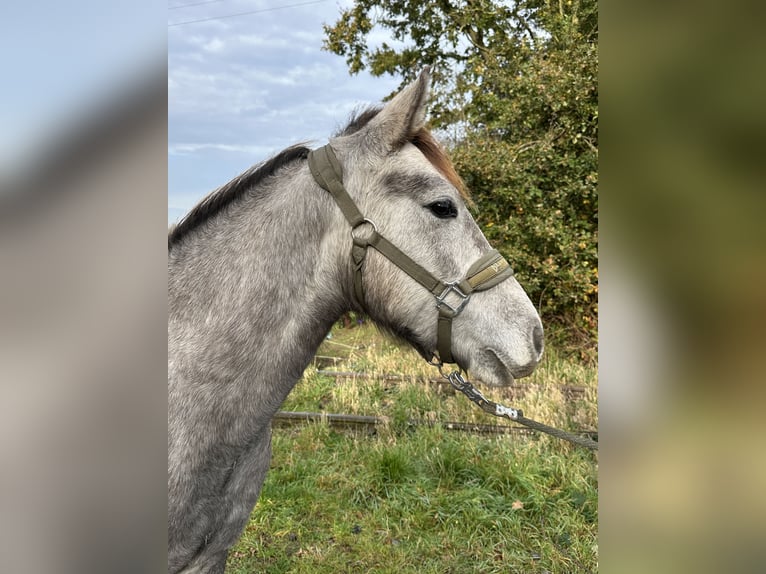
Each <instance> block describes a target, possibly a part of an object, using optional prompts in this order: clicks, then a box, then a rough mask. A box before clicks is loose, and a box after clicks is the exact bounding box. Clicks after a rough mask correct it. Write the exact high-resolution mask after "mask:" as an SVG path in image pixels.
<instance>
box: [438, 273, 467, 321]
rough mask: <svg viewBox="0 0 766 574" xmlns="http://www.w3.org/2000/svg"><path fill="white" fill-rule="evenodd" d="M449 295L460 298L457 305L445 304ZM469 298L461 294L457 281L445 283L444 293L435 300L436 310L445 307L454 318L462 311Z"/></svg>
mask: <svg viewBox="0 0 766 574" xmlns="http://www.w3.org/2000/svg"><path fill="white" fill-rule="evenodd" d="M450 293H454V294H455V295H457V296H458V297H459V298H460V301H459V302H458V303H457V304H452V303H448V302H447V297H448V296H449V294H450ZM469 298H470V295H466V294H465V293H463V291H462V290H461V289H460V287H458V283H457V281H454V282H452V283H447V286H446V287H445V289H444V291H442V294H441V295H439V296H438V297H437V298H436V308H437V309H438V308H440V307H442V306H443V307H446V308H447V309H449V310H450V311H451V312H452V316H453V317H454V316H455V315H457V314H458V313H460V311H462V310H463V307H465V304H466V303H468V299H469Z"/></svg>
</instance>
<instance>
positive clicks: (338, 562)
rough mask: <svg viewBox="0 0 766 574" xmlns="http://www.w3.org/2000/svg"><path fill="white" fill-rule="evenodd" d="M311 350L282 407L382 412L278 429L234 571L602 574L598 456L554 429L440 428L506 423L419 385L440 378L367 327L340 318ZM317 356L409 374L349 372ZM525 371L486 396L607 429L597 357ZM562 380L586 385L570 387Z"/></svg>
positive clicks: (552, 361)
mask: <svg viewBox="0 0 766 574" xmlns="http://www.w3.org/2000/svg"><path fill="white" fill-rule="evenodd" d="M317 355H318V359H317V365H315V366H314V367H312V368H309V369H308V370H307V371H306V373H305V374H304V378H303V380H301V381H300V382H299V383H298V385H297V386H296V388H295V390H294V391H293V393H292V394H291V395H290V397H289V398H288V400H287V402H286V403H285V405H284V406H283V409H284V410H296V411H325V412H331V413H346V414H363V415H375V416H385V417H387V420H388V423H387V424H385V425H382V426H378V427H376V429H375V431H374V432H370V431H347V430H335V429H334V428H331V427H330V426H328V425H327V424H326V423H308V424H306V425H303V426H301V427H291V428H276V427H275V429H274V435H273V450H274V454H273V460H272V465H271V470H270V472H269V475H268V477H267V479H266V483H265V484H264V487H263V490H262V492H261V498H260V500H259V502H258V505H257V506H256V508H255V511H254V512H253V515H252V517H251V520H250V523H249V524H248V526H247V528H246V530H245V533H244V534H243V536H242V538H241V540H240V542H239V543H238V544H237V546H235V547H234V549H233V550H232V552H231V553H230V556H229V564H228V569H227V572H233V573H245V572H248V573H250V572H266V573H281V572H290V573H328V574H330V573H357V572H362V573H366V572H375V573H378V572H379V573H396V574H403V573H410V572H412V573H418V574H429V573H433V574H436V573H439V574H444V573H462V572H488V573H495V572H497V573H500V572H503V573H517V572H518V573H525V574H526V573H540V574H542V573H545V572H548V573H552V574H553V573H575V572H577V573H579V572H596V571H597V570H598V546H597V527H598V516H597V506H598V492H597V488H598V481H597V468H598V459H597V455H596V454H594V453H591V452H590V451H587V450H586V449H583V448H580V447H575V446H572V445H570V444H569V443H564V442H562V441H559V440H557V439H554V438H550V437H547V436H542V437H540V436H536V435H526V434H525V435H519V434H514V435H509V436H491V437H490V436H483V435H472V434H467V433H460V432H452V431H447V430H445V428H444V427H443V426H442V425H441V424H440V423H443V422H446V421H468V422H476V423H483V424H498V423H503V422H510V421H507V420H504V419H502V420H501V419H497V418H495V417H492V416H490V415H487V414H485V413H483V412H482V411H481V410H480V409H479V408H478V407H476V406H475V405H473V404H472V403H470V402H469V401H468V400H467V399H466V398H465V397H463V396H462V395H455V394H454V393H451V392H449V389H445V387H442V386H437V385H433V384H428V383H427V382H425V381H424V380H421V379H428V378H435V377H437V376H438V373H437V372H436V370H435V369H434V368H433V367H430V366H428V365H427V364H426V363H425V362H424V361H423V360H422V358H420V356H418V355H417V354H416V353H414V352H413V351H411V350H409V349H407V348H406V347H403V346H399V345H397V344H396V343H394V342H393V341H391V340H389V339H387V338H385V337H383V336H382V335H380V334H379V333H378V332H377V331H376V330H375V329H374V328H372V327H370V326H368V325H361V326H355V327H354V328H341V327H336V328H334V329H333V332H332V338H331V339H329V340H327V341H326V342H325V343H324V344H323V345H322V347H321V348H320V351H319V353H318V354H317ZM317 366H320V367H322V368H326V369H330V368H331V369H335V370H342V371H355V372H364V373H368V374H373V375H375V374H378V375H382V374H387V373H398V374H402V375H405V376H406V377H411V380H406V379H405V380H403V381H397V382H391V381H385V380H383V379H382V378H370V379H367V378H365V379H362V378H352V379H345V380H339V379H335V378H332V377H328V376H322V375H320V374H318V372H317V368H316V367H317ZM519 382H520V383H522V384H523V387H524V388H522V389H518V388H517V389H513V390H510V391H509V390H489V389H482V391H483V392H484V394H485V395H486V396H487V397H488V398H491V399H493V400H495V401H498V402H502V403H504V404H507V405H509V406H517V407H520V408H523V409H524V412H525V414H526V415H527V416H529V417H530V418H534V419H536V420H539V421H542V422H545V423H548V424H551V425H554V426H557V427H560V428H565V429H570V430H579V429H589V430H595V429H597V427H598V420H597V407H596V386H597V382H596V369H595V367H593V366H585V365H582V364H580V363H579V362H577V361H575V360H569V359H566V358H564V357H562V356H559V355H557V353H556V351H555V350H553V349H549V350H548V351H546V358H545V359H544V362H543V364H541V365H540V367H538V370H537V371H536V372H535V373H534V374H533V375H532V376H530V377H528V378H526V379H523V380H521V381H519ZM564 384H567V385H576V386H581V387H584V391H582V392H580V393H577V394H576V395H572V394H568V393H565V392H563V390H562V385H564ZM410 420H419V421H429V422H431V423H434V424H432V425H430V426H417V427H413V426H411V425H409V424H408V421H410Z"/></svg>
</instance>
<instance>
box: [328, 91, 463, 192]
mask: <svg viewBox="0 0 766 574" xmlns="http://www.w3.org/2000/svg"><path fill="white" fill-rule="evenodd" d="M382 109H383V108H381V107H375V106H373V107H369V108H366V109H364V110H362V111H360V112H357V113H356V114H355V115H354V116H353V117H352V118H351V120H350V121H349V123H348V124H347V125H346V127H345V128H343V129H342V130H341V131H340V132H339V133H338V135H340V136H348V135H351V134H353V133H356V132H358V131H359V130H361V129H362V128H364V127H365V126H366V125H367V124H368V123H370V121H371V120H372V119H373V118H374V117H375V116H377V115H378V114H379V113H380V110H382ZM408 141H409V142H410V143H411V144H413V145H414V146H415V147H416V148H418V149H419V150H420V152H421V153H422V154H423V155H424V156H425V157H426V159H427V160H428V161H430V162H431V164H432V165H433V166H434V167H435V168H436V169H437V170H439V173H441V174H442V175H443V176H444V177H445V178H446V179H447V181H449V182H450V183H451V184H452V185H454V186H455V188H456V189H457V190H458V192H459V193H460V197H462V198H463V201H465V202H466V203H467V204H469V205H471V204H473V201H472V200H471V195H470V193H469V192H468V189H467V188H466V186H465V183H463V179H462V178H461V177H460V176H459V175H458V173H457V171H455V166H454V165H453V164H452V161H451V160H450V158H449V157H448V156H447V152H446V151H444V148H443V147H442V146H441V144H440V143H439V142H438V141H436V138H435V137H434V136H433V134H432V133H431V132H430V131H429V130H428V129H427V128H425V127H422V128H420V129H419V130H418V131H417V132H415V134H414V135H413V136H411V137H410V139H409V140H408Z"/></svg>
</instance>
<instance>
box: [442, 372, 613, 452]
mask: <svg viewBox="0 0 766 574" xmlns="http://www.w3.org/2000/svg"><path fill="white" fill-rule="evenodd" d="M431 364H433V365H435V366H436V367H438V368H439V372H440V373H441V375H442V377H444V378H445V379H447V380H448V381H449V382H450V384H451V385H452V386H453V387H454V388H455V390H457V391H460V392H461V393H463V394H464V395H465V396H466V397H468V398H469V400H471V401H472V402H474V403H476V404H477V405H479V408H481V410H483V411H484V412H486V413H489V414H491V415H494V416H496V417H505V418H508V419H511V420H512V421H515V422H517V423H519V424H522V425H524V426H527V427H529V428H531V429H534V430H537V431H540V432H544V433H546V434H549V435H551V436H555V437H556V438H560V439H562V440H566V441H569V442H571V443H574V444H576V445H578V446H584V447H585V448H589V449H591V450H598V443H597V442H596V441H594V440H592V439H590V438H587V437H582V436H578V435H576V434H572V433H570V432H567V431H565V430H561V429H557V428H554V427H550V426H548V425H546V424H543V423H539V422H537V421H533V420H532V419H528V418H527V417H525V416H524V413H523V412H522V410H521V409H512V408H509V407H506V406H503V405H501V404H499V403H496V402H494V401H490V400H489V399H487V398H486V397H485V396H484V395H482V394H481V392H479V390H478V389H477V388H476V387H474V386H473V385H472V384H471V383H470V382H469V381H466V380H465V379H464V378H463V375H462V374H461V373H460V371H452V372H451V373H450V374H448V375H447V374H445V373H444V370H443V367H444V364H443V363H442V364H440V363H437V362H434V363H431Z"/></svg>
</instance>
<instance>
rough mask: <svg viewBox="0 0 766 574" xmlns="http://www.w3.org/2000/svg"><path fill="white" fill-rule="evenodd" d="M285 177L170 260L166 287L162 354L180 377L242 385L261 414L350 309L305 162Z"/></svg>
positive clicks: (335, 245) (328, 211) (330, 220)
mask: <svg viewBox="0 0 766 574" xmlns="http://www.w3.org/2000/svg"><path fill="white" fill-rule="evenodd" d="M284 171H286V172H289V173H287V174H285V176H283V177H278V178H272V180H270V181H269V182H268V183H266V184H263V185H262V186H261V187H262V189H258V190H255V191H254V192H253V193H251V194H249V195H248V197H247V198H243V199H241V200H239V201H238V202H237V204H236V205H232V206H230V209H229V210H228V211H227V212H226V213H222V214H220V215H219V216H218V218H217V219H216V220H215V221H212V222H210V223H209V225H208V226H207V228H206V229H205V230H204V232H199V233H196V235H194V236H193V237H190V238H188V241H187V243H186V244H184V245H182V246H181V247H182V250H181V251H180V255H179V257H178V259H176V260H174V258H173V257H172V252H171V263H170V267H169V269H170V272H169V279H168V283H169V287H168V290H169V306H170V308H169V329H170V330H171V337H170V341H171V344H170V345H171V348H169V350H168V351H169V353H173V354H174V355H175V356H174V359H175V360H176V361H177V362H178V365H186V368H185V369H182V370H185V371H189V372H185V373H182V376H183V378H184V379H187V380H192V379H204V381H203V380H198V382H197V384H201V385H203V386H204V384H205V382H212V383H214V385H220V384H228V385H229V387H231V388H236V387H237V385H232V383H242V384H241V385H240V386H241V387H242V389H245V388H246V389H250V391H249V392H252V393H256V394H258V395H260V396H259V397H253V396H252V394H250V395H248V398H249V399H251V400H252V399H254V398H255V399H256V402H258V401H257V399H259V398H260V399H261V402H263V401H266V402H268V403H269V404H270V410H276V409H277V408H278V407H279V404H281V402H282V400H284V398H285V397H286V395H287V393H288V392H289V390H290V389H291V388H292V386H293V385H294V383H295V381H297V379H298V378H299V377H300V375H301V374H302V372H303V370H304V369H305V368H306V366H307V365H308V363H309V362H310V361H311V359H312V357H313V356H314V353H315V352H316V349H317V348H318V347H319V344H320V343H321V342H322V340H323V338H324V335H325V334H326V333H327V331H328V330H329V329H330V327H331V326H332V324H333V323H334V322H335V321H336V320H337V319H338V318H339V317H340V316H341V314H342V313H343V312H344V311H346V310H347V309H348V308H349V305H348V303H347V294H345V293H344V289H343V287H342V286H343V281H344V280H343V278H342V276H343V274H344V272H343V265H342V264H340V260H341V257H340V250H341V249H342V248H343V247H342V243H343V241H342V234H341V231H340V230H341V229H343V226H342V225H340V226H339V225H338V218H339V215H338V213H337V208H336V207H335V206H334V204H333V203H332V199H331V198H329V197H327V195H326V193H325V192H322V191H318V188H316V186H314V185H313V183H312V180H311V179H310V175H309V174H308V169H306V168H305V163H304V164H301V166H300V167H295V168H293V167H290V168H287V169H285V170H284ZM179 368H180V367H179ZM192 371H193V372H194V373H196V375H195V376H192V375H191V372H192ZM190 384H193V383H190ZM233 394H235V395H236V393H233ZM232 398H234V397H232ZM238 398H239V399H242V398H244V397H243V396H239V397H238Z"/></svg>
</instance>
